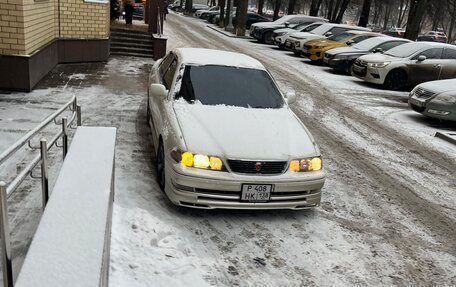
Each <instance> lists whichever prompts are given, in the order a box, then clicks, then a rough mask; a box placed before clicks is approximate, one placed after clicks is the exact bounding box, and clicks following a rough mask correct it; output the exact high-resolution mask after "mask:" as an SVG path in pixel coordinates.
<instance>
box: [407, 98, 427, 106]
mask: <svg viewBox="0 0 456 287" xmlns="http://www.w3.org/2000/svg"><path fill="white" fill-rule="evenodd" d="M410 103H411V104H413V105H415V106H418V107H423V106H424V103H423V102H420V101H419V100H417V99H414V98H410Z"/></svg>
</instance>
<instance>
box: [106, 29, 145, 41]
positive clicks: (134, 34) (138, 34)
mask: <svg viewBox="0 0 456 287" xmlns="http://www.w3.org/2000/svg"><path fill="white" fill-rule="evenodd" d="M112 35H116V36H123V37H129V38H147V39H152V34H151V33H149V32H144V31H137V30H127V29H111V36H112Z"/></svg>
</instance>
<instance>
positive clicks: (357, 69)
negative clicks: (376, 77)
mask: <svg viewBox="0 0 456 287" xmlns="http://www.w3.org/2000/svg"><path fill="white" fill-rule="evenodd" d="M353 71H355V72H358V73H363V72H364V67H360V66H356V65H353Z"/></svg>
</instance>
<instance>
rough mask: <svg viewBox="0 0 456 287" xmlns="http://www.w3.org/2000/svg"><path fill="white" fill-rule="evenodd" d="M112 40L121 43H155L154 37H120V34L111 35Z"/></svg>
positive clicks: (150, 44)
mask: <svg viewBox="0 0 456 287" xmlns="http://www.w3.org/2000/svg"><path fill="white" fill-rule="evenodd" d="M111 42H119V43H126V44H129V43H133V44H144V45H149V46H152V45H153V41H152V39H145V38H132V37H119V36H112V35H111Z"/></svg>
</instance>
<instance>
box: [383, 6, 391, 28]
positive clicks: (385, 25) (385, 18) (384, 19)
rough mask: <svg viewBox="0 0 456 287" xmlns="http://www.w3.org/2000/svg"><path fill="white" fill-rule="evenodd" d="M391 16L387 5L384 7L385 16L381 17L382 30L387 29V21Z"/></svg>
mask: <svg viewBox="0 0 456 287" xmlns="http://www.w3.org/2000/svg"><path fill="white" fill-rule="evenodd" d="M390 14H391V6H390V5H387V6H386V7H385V14H384V15H383V30H386V28H388V20H389V18H390Z"/></svg>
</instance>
